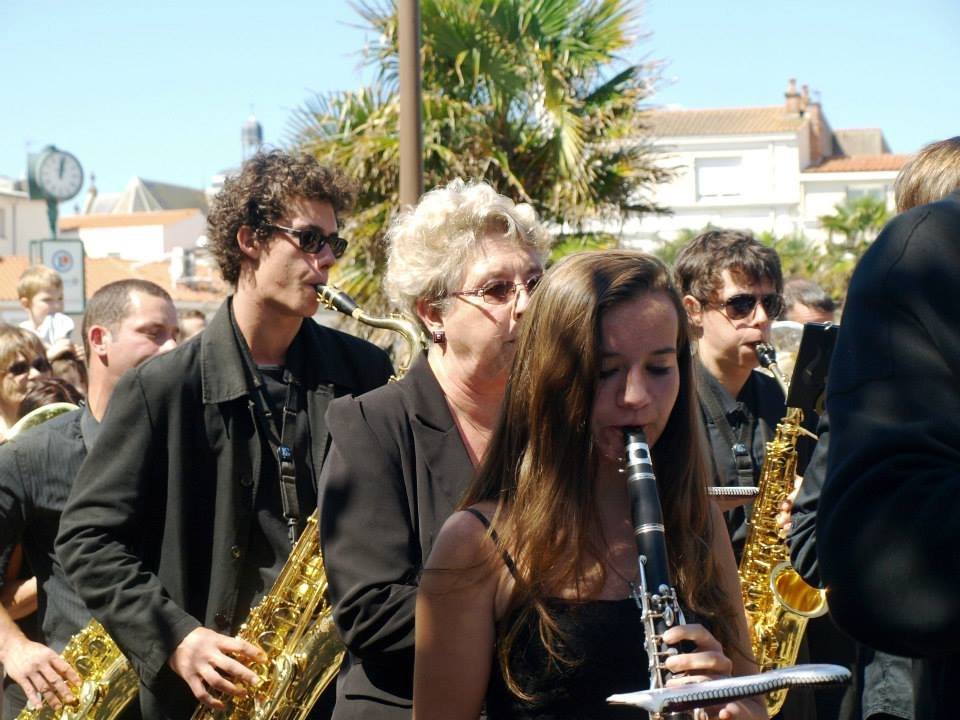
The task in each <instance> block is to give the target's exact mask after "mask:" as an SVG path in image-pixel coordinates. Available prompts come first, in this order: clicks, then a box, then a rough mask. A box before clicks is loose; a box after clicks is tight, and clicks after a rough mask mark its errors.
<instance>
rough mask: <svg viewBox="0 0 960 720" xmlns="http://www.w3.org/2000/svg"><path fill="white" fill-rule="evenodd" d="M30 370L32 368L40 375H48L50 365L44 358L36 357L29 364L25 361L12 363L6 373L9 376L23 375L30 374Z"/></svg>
mask: <svg viewBox="0 0 960 720" xmlns="http://www.w3.org/2000/svg"><path fill="white" fill-rule="evenodd" d="M30 368H33V369H34V370H36V371H37V372H40V373H48V372H50V363H49V362H47V359H46V358H45V357H37V358H34V359H33V360H31V361H30V362H27V361H26V360H17V362H15V363H13V364H12V365H11V366H10V367H9V368H7V372H8V373H9V374H10V375H25V374H27V373H28V372H30Z"/></svg>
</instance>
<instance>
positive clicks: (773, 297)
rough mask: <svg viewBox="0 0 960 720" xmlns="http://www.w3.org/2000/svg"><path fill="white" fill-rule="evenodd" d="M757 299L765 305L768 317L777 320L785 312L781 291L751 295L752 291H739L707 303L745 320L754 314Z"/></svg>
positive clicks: (730, 315) (732, 316)
mask: <svg viewBox="0 0 960 720" xmlns="http://www.w3.org/2000/svg"><path fill="white" fill-rule="evenodd" d="M757 301H759V302H760V304H762V305H763V311H764V312H765V313H766V314H767V317H768V318H771V319H773V320H775V319H776V318H778V317H780V313H781V312H783V295H780V294H779V293H770V294H768V295H751V294H750V293H738V294H737V295H734V296H733V297H729V298H727V299H726V300H723V301H722V302H718V303H707V304H708V305H715V306H717V307H719V308H720V309H721V310H723V311H724V313H725V314H726V316H727V317H728V318H730V319H731V320H743V319H744V318H746V317H750V316H751V315H753V311H754V310H755V309H756V307H757Z"/></svg>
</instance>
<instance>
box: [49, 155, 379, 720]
mask: <svg viewBox="0 0 960 720" xmlns="http://www.w3.org/2000/svg"><path fill="white" fill-rule="evenodd" d="M352 199H353V191H352V187H351V186H350V184H349V183H348V182H347V181H346V179H345V178H344V177H343V175H342V174H340V173H339V172H337V171H335V170H333V169H331V168H327V167H324V166H321V165H320V164H319V163H318V162H317V161H316V160H315V159H314V158H312V157H310V156H306V155H301V156H292V155H288V154H286V153H283V152H280V151H273V152H268V153H260V154H258V155H256V156H254V157H253V158H251V159H250V160H249V161H247V162H246V163H245V164H244V166H243V168H242V169H241V171H240V173H239V174H238V175H236V176H234V177H231V178H228V179H227V181H226V182H225V183H224V187H223V190H222V191H221V192H220V193H219V194H218V195H217V197H216V198H215V199H214V201H213V203H212V206H211V210H210V214H209V217H208V221H207V237H208V239H209V243H210V248H211V250H212V252H213V255H214V257H215V258H216V259H217V262H218V264H219V266H220V270H221V273H222V274H223V277H224V279H225V280H226V281H227V282H228V283H230V284H231V285H233V286H234V287H235V291H234V293H233V294H232V295H231V296H230V297H229V298H228V299H227V300H226V301H225V302H224V304H223V305H222V306H221V307H220V309H219V311H218V312H217V313H216V315H215V316H214V317H213V319H212V320H211V321H210V324H209V325H208V326H207V328H206V329H205V330H204V331H203V332H202V333H200V334H199V335H197V336H196V337H194V338H192V339H191V340H189V341H188V342H186V343H184V344H183V345H182V346H181V347H180V348H178V349H177V350H176V351H174V352H172V353H169V354H168V355H165V356H163V357H162V358H157V360H156V361H153V362H150V363H146V364H145V365H144V366H142V367H141V368H138V369H137V371H135V372H134V373H130V374H128V375H127V376H126V377H125V378H124V379H123V380H122V381H121V382H120V384H119V385H118V387H117V390H116V392H115V394H114V398H113V400H112V401H111V408H110V413H109V414H108V416H107V418H106V419H105V421H104V423H103V428H102V436H101V439H100V440H99V441H98V443H97V445H96V446H95V447H94V448H93V451H92V452H91V454H90V456H89V458H88V460H87V462H86V463H85V464H84V466H83V468H82V469H81V471H80V475H79V477H78V481H77V483H76V484H75V490H74V492H73V494H72V495H71V497H70V499H69V501H68V503H67V507H66V509H65V511H64V514H63V519H62V522H61V534H60V536H59V537H58V540H57V542H58V553H59V555H60V557H61V558H62V560H63V564H64V567H65V568H66V569H67V571H68V573H69V574H70V577H71V579H72V581H73V583H74V585H75V587H77V589H78V591H79V592H80V594H81V595H82V596H83V598H84V600H85V602H86V603H87V605H88V607H89V608H90V611H91V613H92V614H93V616H94V617H96V618H97V619H98V620H100V621H101V622H102V623H103V625H104V627H105V628H106V629H107V631H108V632H109V633H110V634H111V636H113V638H114V639H115V640H116V642H117V644H118V645H119V646H120V648H121V650H123V652H124V654H125V655H126V656H127V657H128V658H129V659H130V661H131V664H132V665H133V667H134V669H135V670H136V671H137V673H138V675H139V676H140V680H141V688H140V707H141V711H142V713H143V716H144V717H145V718H151V719H152V718H188V717H190V716H191V715H192V713H193V710H194V708H195V707H196V705H197V703H198V702H200V703H203V704H205V705H207V706H210V707H213V708H222V707H223V706H224V703H223V701H222V700H221V699H220V698H221V697H224V696H226V695H239V694H241V693H243V692H244V691H243V689H242V684H247V685H248V686H249V685H251V684H256V683H257V681H258V678H257V675H256V673H254V672H253V671H252V670H251V669H250V665H251V664H252V663H254V662H262V661H263V660H264V659H265V655H264V654H263V652H262V650H260V648H258V647H256V646H254V645H252V644H250V643H248V642H245V641H242V640H239V639H236V638H234V637H233V636H234V635H235V634H236V633H237V631H238V629H239V627H240V625H241V623H242V622H243V621H244V619H245V618H246V617H247V615H248V613H249V610H250V608H251V607H253V606H254V605H255V604H256V603H257V602H258V601H259V600H260V599H261V597H262V596H263V595H264V594H265V593H266V592H267V591H269V589H270V587H271V586H272V585H273V582H274V580H275V579H276V578H277V576H278V575H279V572H280V570H281V569H282V567H283V565H284V563H285V562H286V560H287V557H288V556H289V554H290V550H291V547H292V544H293V542H294V541H295V540H296V538H297V537H298V535H299V534H300V532H302V530H303V527H304V525H305V523H306V520H307V518H308V516H309V515H310V512H311V510H312V509H313V508H314V507H316V503H317V493H316V482H317V478H318V477H319V475H320V470H321V467H322V465H323V462H324V460H325V457H326V451H327V446H328V442H327V438H328V432H327V427H326V424H325V421H324V414H325V411H326V407H327V403H328V402H329V400H330V399H331V398H333V397H335V396H340V395H345V394H359V393H363V392H366V391H368V390H372V389H373V388H375V387H378V386H379V385H381V384H383V383H385V382H386V381H387V379H388V377H389V376H390V374H391V372H392V367H391V365H390V362H389V359H388V358H387V356H386V354H385V353H384V352H383V351H381V350H380V349H378V348H376V347H375V346H373V345H371V344H369V343H367V342H365V341H362V340H359V339H357V338H354V337H352V336H350V335H347V334H345V333H341V332H338V331H335V330H332V329H329V328H324V327H322V326H320V325H318V324H317V323H316V322H314V321H313V320H312V319H311V318H312V316H313V315H314V314H315V313H316V312H317V309H318V300H317V292H316V286H317V285H319V284H325V283H326V282H327V278H328V274H329V271H330V268H331V267H332V266H333V264H334V263H335V262H336V259H337V258H338V257H339V256H340V255H342V254H343V252H344V251H345V249H346V241H344V240H343V239H341V238H340V237H339V235H338V215H339V214H340V213H341V212H342V211H344V210H345V209H347V207H348V206H349V205H350V204H351V202H352Z"/></svg>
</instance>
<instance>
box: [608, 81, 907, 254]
mask: <svg viewBox="0 0 960 720" xmlns="http://www.w3.org/2000/svg"><path fill="white" fill-rule="evenodd" d="M650 134H651V136H652V138H653V147H654V149H655V150H656V151H657V152H658V154H659V156H658V163H659V164H660V165H661V166H662V167H665V168H667V169H669V170H671V171H672V179H671V180H669V181H668V182H665V183H661V184H660V185H658V186H656V188H655V194H654V196H653V198H652V200H653V202H654V203H655V204H657V205H659V206H661V207H664V208H667V209H668V210H669V211H670V213H669V214H663V215H655V214H647V215H644V216H642V217H641V218H639V219H628V220H626V221H625V222H624V223H623V229H622V242H623V244H624V245H627V246H635V247H643V248H647V249H650V248H652V247H654V246H656V244H658V243H659V242H660V241H663V240H672V239H674V238H675V237H676V236H677V235H678V234H680V232H681V231H685V230H694V231H699V230H700V229H702V228H704V227H705V226H707V225H713V226H717V227H727V228H737V229H748V230H752V231H753V232H754V233H757V234H759V233H762V232H769V233H773V234H774V235H777V236H784V235H795V234H796V235H804V236H806V237H807V238H809V239H811V240H815V241H822V240H824V239H826V232H825V231H823V230H822V229H821V228H820V223H819V221H818V218H819V217H820V216H821V215H829V214H832V213H833V212H834V208H835V206H836V205H837V204H841V203H843V202H845V201H846V200H848V199H856V198H857V197H860V196H862V195H874V196H877V197H880V198H883V199H884V200H885V201H886V202H887V205H888V207H889V208H891V209H892V207H893V180H894V178H895V177H896V175H897V172H898V171H899V169H900V167H901V166H902V165H903V163H904V162H906V160H907V158H908V156H904V155H894V154H892V153H890V150H889V147H888V146H887V144H886V141H885V140H884V139H883V134H882V132H881V131H880V130H877V129H868V130H839V131H833V130H832V129H831V128H830V125H829V124H828V122H827V120H826V118H825V117H824V115H823V112H822V110H821V108H820V104H819V103H816V102H812V101H811V100H810V99H809V96H808V93H807V89H806V87H804V88H803V92H802V94H801V93H798V92H797V91H796V84H795V82H794V81H792V80H791V81H790V86H789V88H788V90H787V93H786V97H785V103H784V104H783V105H778V106H772V107H761V108H723V109H715V110H662V111H657V112H654V113H652V115H651V118H650Z"/></svg>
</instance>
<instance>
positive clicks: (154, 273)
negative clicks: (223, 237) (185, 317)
mask: <svg viewBox="0 0 960 720" xmlns="http://www.w3.org/2000/svg"><path fill="white" fill-rule="evenodd" d="M29 264H30V262H29V260H28V258H27V257H25V256H23V255H8V256H6V257H0V301H4V300H16V299H17V280H19V279H20V274H21V273H22V272H23V271H24V270H26V269H27V267H28V266H29ZM169 268H170V265H169V263H167V262H164V261H159V262H151V263H142V262H134V261H133V260H121V259H119V258H110V257H108V258H89V257H88V258H84V271H85V275H86V295H87V298H88V299H89V298H90V296H91V295H93V293H95V292H96V291H97V290H99V289H100V288H102V287H103V286H104V285H106V284H107V283H110V282H113V281H114V280H124V279H126V278H140V279H143V280H150V281H151V282H154V283H156V284H157V285H159V286H160V287H162V288H163V289H164V290H166V291H167V292H169V293H170V296H171V297H172V298H173V300H174V302H190V303H218V302H220V301H221V300H223V298H225V297H226V296H227V292H228V291H227V285H226V284H225V283H224V282H223V280H221V279H220V278H218V277H211V278H209V279H207V278H205V280H204V286H205V287H204V288H203V289H199V288H197V289H195V288H191V287H188V286H186V285H183V284H179V283H178V284H177V285H176V286H173V285H172V284H171V282H170V269H169Z"/></svg>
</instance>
